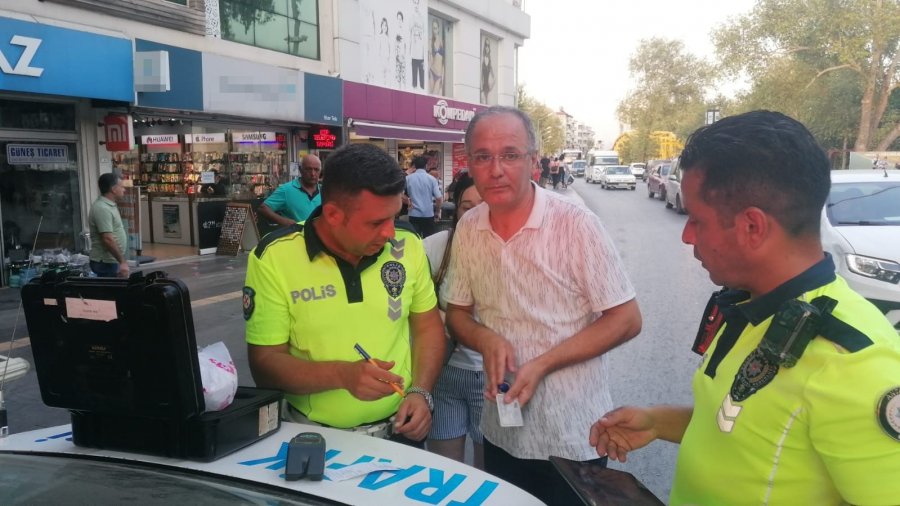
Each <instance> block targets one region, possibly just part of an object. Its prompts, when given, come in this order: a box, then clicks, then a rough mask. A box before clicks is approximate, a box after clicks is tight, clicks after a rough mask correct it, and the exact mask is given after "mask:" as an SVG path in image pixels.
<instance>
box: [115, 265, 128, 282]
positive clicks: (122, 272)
mask: <svg viewBox="0 0 900 506" xmlns="http://www.w3.org/2000/svg"><path fill="white" fill-rule="evenodd" d="M130 272H131V268H130V267H128V262H119V272H117V273H116V274H117V275H118V276H119V277H120V278H127V277H128V274H129V273H130Z"/></svg>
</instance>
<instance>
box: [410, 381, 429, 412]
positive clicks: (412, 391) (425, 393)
mask: <svg viewBox="0 0 900 506" xmlns="http://www.w3.org/2000/svg"><path fill="white" fill-rule="evenodd" d="M409 394H419V395H421V396H422V398H424V399H425V403H426V404H427V405H428V411H431V412H432V413H433V412H434V397H432V396H431V392H429V391H428V390H425V389H424V388H422V387H417V386H411V387H409V388H407V389H406V395H409Z"/></svg>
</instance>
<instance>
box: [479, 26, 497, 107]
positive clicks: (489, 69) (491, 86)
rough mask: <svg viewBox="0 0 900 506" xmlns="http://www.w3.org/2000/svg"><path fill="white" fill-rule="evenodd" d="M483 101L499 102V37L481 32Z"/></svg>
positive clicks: (485, 102) (488, 102)
mask: <svg viewBox="0 0 900 506" xmlns="http://www.w3.org/2000/svg"><path fill="white" fill-rule="evenodd" d="M481 103H482V104H488V105H496V104H497V39H495V38H493V37H488V36H487V35H485V34H481Z"/></svg>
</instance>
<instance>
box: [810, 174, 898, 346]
mask: <svg viewBox="0 0 900 506" xmlns="http://www.w3.org/2000/svg"><path fill="white" fill-rule="evenodd" d="M821 231H822V245H823V246H824V248H825V251H828V252H829V253H831V255H832V257H833V258H834V263H835V266H836V268H837V272H838V274H840V275H841V277H843V278H844V279H846V280H847V283H848V284H849V285H850V287H851V288H853V289H854V290H856V291H857V292H859V293H860V294H861V295H862V296H863V297H865V298H866V299H868V300H869V301H871V302H872V303H873V304H875V306H877V307H878V309H880V310H881V311H882V312H883V313H884V314H885V315H886V316H887V318H888V320H890V322H891V324H892V325H893V326H894V328H895V329H897V332H898V333H900V170H870V169H866V170H839V171H833V172H832V173H831V192H830V193H829V195H828V200H827V201H826V203H825V208H824V209H823V210H822V229H821Z"/></svg>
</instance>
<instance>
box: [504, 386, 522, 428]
mask: <svg viewBox="0 0 900 506" xmlns="http://www.w3.org/2000/svg"><path fill="white" fill-rule="evenodd" d="M504 397H505V394H501V393H498V394H497V413H499V414H500V426H501V427H521V426H523V425H525V422H524V421H523V420H522V408H520V407H519V400H518V399H516V400H514V401H512V402H510V403H509V404H507V403H505V402H503V399H504Z"/></svg>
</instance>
